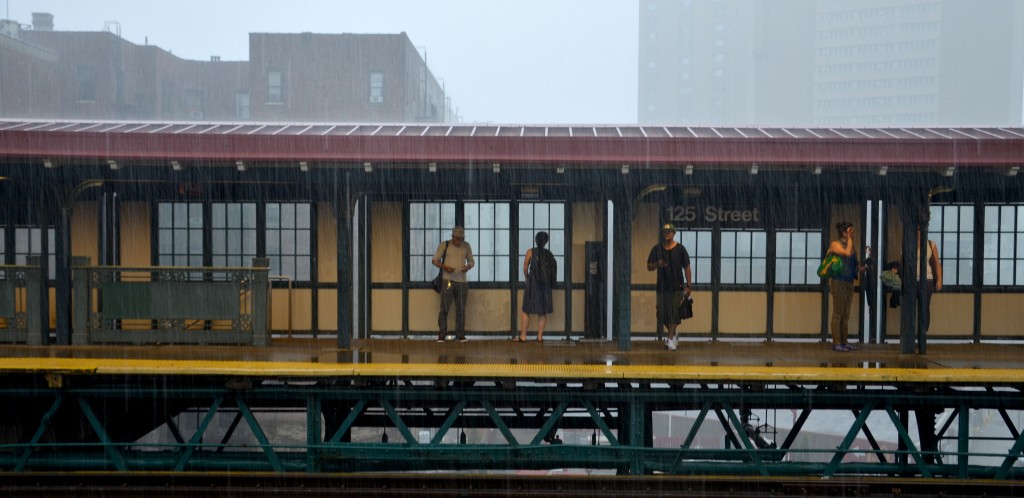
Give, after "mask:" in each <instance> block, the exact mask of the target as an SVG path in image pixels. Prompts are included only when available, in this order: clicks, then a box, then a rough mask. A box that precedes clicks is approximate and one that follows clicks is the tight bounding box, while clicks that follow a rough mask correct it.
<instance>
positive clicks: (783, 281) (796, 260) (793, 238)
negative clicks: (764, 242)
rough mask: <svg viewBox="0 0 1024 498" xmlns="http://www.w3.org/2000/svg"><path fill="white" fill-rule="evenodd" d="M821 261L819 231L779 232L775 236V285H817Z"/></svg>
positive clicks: (819, 280)
mask: <svg viewBox="0 0 1024 498" xmlns="http://www.w3.org/2000/svg"><path fill="white" fill-rule="evenodd" d="M820 259H821V231H820V230H792V231H780V232H777V233H776V234H775V283H777V284H780V285H808V284H818V283H820V282H821V279H820V278H818V274H817V269H818V263H819V262H820V261H819V260H820Z"/></svg>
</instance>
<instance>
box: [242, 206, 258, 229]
mask: <svg viewBox="0 0 1024 498" xmlns="http://www.w3.org/2000/svg"><path fill="white" fill-rule="evenodd" d="M242 227H244V228H256V204H254V203H251V202H250V203H246V204H245V206H244V207H243V208H242Z"/></svg>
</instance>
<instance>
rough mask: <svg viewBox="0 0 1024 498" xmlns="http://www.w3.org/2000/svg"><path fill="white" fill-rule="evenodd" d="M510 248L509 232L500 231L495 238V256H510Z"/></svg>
mask: <svg viewBox="0 0 1024 498" xmlns="http://www.w3.org/2000/svg"><path fill="white" fill-rule="evenodd" d="M510 248H511V241H509V231H508V230H498V231H497V232H496V233H495V237H494V254H497V255H499V256H508V252H509V249H510Z"/></svg>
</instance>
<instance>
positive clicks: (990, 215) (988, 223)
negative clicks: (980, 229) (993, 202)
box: [985, 206, 999, 232]
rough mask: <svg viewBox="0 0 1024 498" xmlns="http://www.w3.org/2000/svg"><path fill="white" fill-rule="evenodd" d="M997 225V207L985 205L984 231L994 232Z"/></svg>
mask: <svg viewBox="0 0 1024 498" xmlns="http://www.w3.org/2000/svg"><path fill="white" fill-rule="evenodd" d="M998 226H999V208H997V207H996V206H985V231H986V232H995V231H996V229H997V227H998Z"/></svg>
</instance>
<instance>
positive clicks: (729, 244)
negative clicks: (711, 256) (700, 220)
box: [722, 232, 736, 258]
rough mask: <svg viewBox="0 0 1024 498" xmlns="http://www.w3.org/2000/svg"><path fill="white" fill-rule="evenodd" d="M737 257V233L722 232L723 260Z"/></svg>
mask: <svg viewBox="0 0 1024 498" xmlns="http://www.w3.org/2000/svg"><path fill="white" fill-rule="evenodd" d="M735 256H736V233H735V232H722V258H732V257H735Z"/></svg>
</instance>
